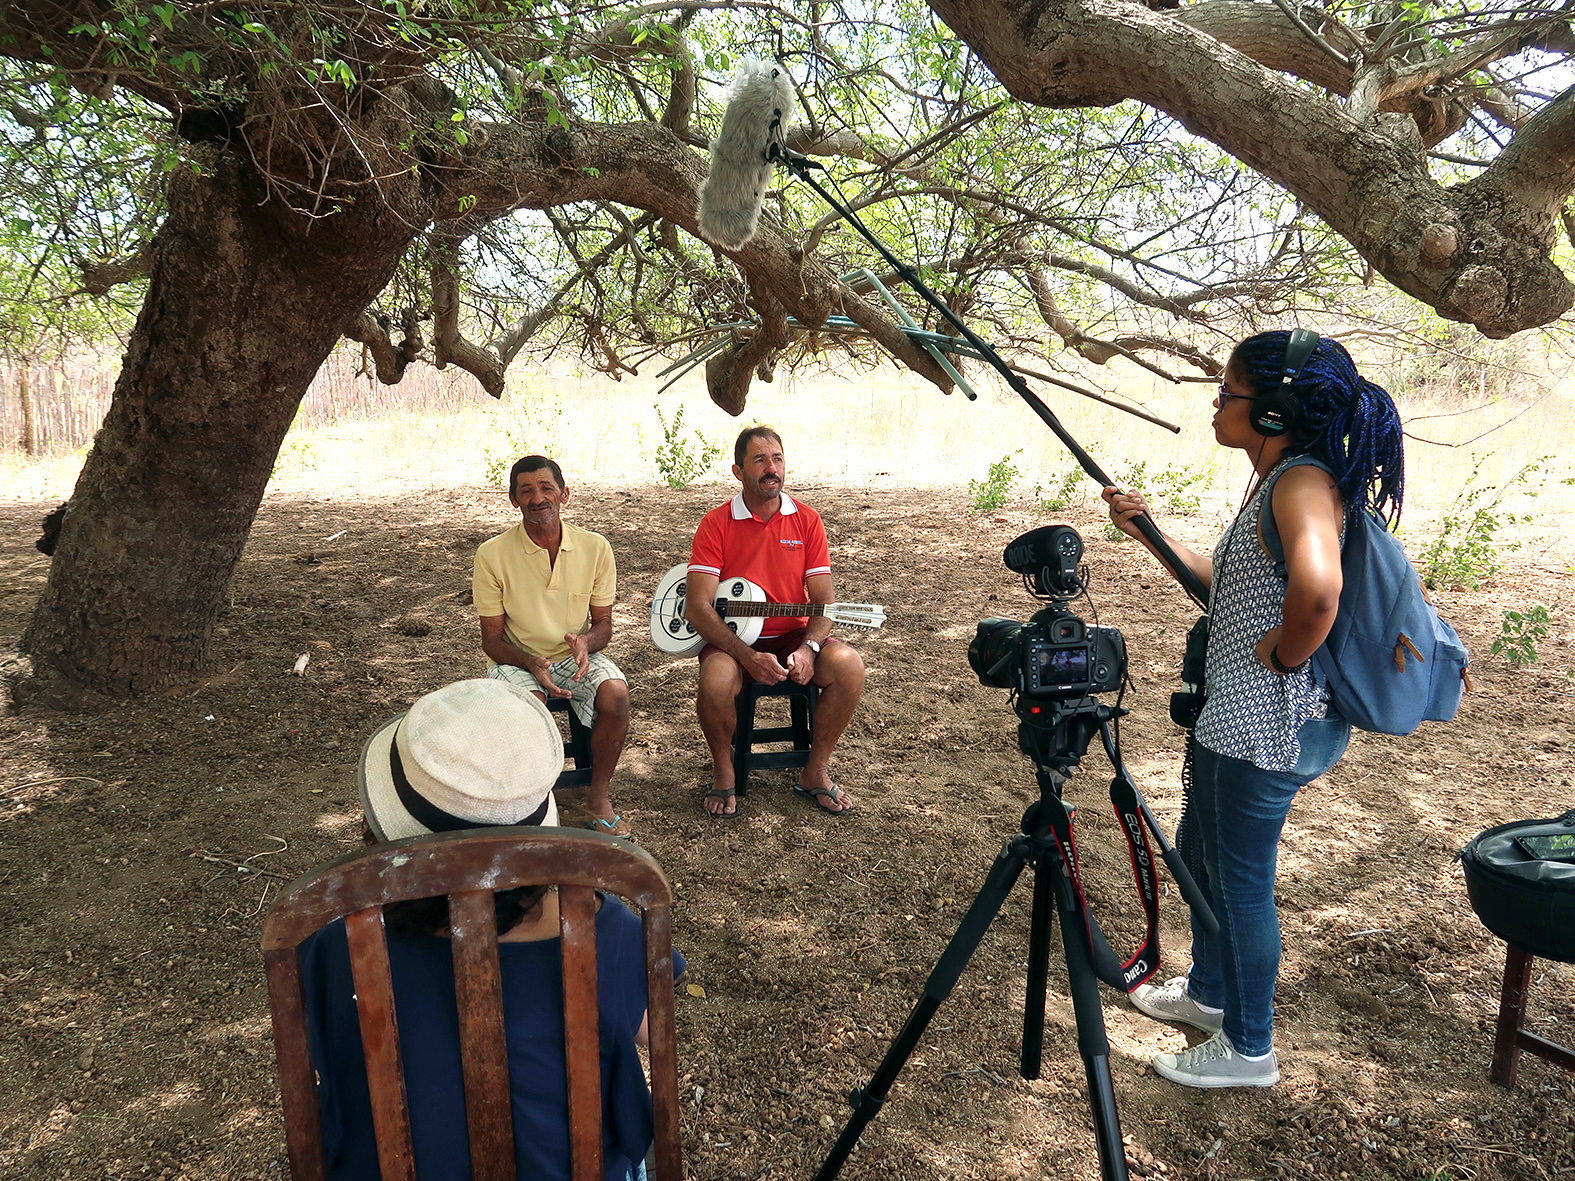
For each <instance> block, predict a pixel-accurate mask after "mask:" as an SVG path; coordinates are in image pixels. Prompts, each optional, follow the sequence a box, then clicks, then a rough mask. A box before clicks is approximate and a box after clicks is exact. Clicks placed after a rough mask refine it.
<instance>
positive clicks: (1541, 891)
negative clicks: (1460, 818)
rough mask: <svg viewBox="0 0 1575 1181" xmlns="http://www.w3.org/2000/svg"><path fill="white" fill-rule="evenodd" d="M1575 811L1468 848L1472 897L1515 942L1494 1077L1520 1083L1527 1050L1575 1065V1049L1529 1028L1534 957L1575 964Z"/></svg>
mask: <svg viewBox="0 0 1575 1181" xmlns="http://www.w3.org/2000/svg"><path fill="white" fill-rule="evenodd" d="M1572 839H1575V809H1571V810H1570V811H1569V812H1566V813H1565V814H1564V815H1563V816H1560V817H1557V818H1555V819H1551V820H1517V821H1514V822H1512V823H1510V824H1500V825H1498V826H1497V827H1495V828H1490V829H1488V830H1487V831H1486V832H1481V833H1478V834H1477V835H1476V836H1475V837H1473V838H1472V839H1471V841H1470V842H1469V843H1468V844H1467V845H1466V847H1465V848H1464V849H1462V850H1461V851H1460V866H1461V869H1462V870H1463V871H1464V872H1465V878H1466V895H1467V897H1469V898H1470V899H1471V909H1472V910H1474V911H1476V912H1477V917H1478V918H1479V919H1481V920H1482V925H1483V926H1484V927H1486V928H1487V929H1488V930H1489V931H1492V932H1493V934H1495V935H1497V936H1498V937H1499V938H1500V939H1502V940H1503V941H1504V942H1505V943H1506V944H1507V945H1508V950H1507V953H1506V956H1505V960H1504V984H1503V988H1502V989H1501V990H1500V992H1499V1004H1498V1028H1497V1031H1496V1033H1495V1035H1494V1038H1493V1064H1492V1066H1491V1067H1490V1068H1489V1071H1488V1077H1489V1078H1491V1079H1492V1080H1493V1081H1494V1082H1495V1083H1497V1084H1499V1086H1501V1087H1513V1086H1514V1085H1515V1078H1516V1076H1517V1075H1518V1073H1519V1071H1520V1056H1521V1054H1522V1053H1526V1054H1535V1055H1536V1056H1537V1057H1539V1058H1545V1059H1547V1060H1548V1061H1549V1062H1552V1063H1553V1064H1554V1065H1556V1066H1562V1067H1563V1068H1564V1069H1565V1070H1575V1049H1572V1048H1571V1047H1569V1046H1562V1045H1560V1044H1559V1043H1557V1042H1553V1041H1549V1040H1548V1039H1547V1038H1544V1037H1538V1036H1537V1035H1536V1034H1534V1033H1532V1032H1531V1031H1530V1030H1528V1029H1527V1028H1526V1027H1525V1026H1526V1001H1527V999H1528V995H1527V994H1528V993H1529V992H1530V990H1531V961H1532V959H1533V958H1541V959H1546V960H1557V961H1559V962H1560V963H1565V964H1575V861H1572V860H1570V859H1569V857H1568V855H1567V853H1566V852H1562V851H1561V852H1554V850H1553V849H1552V848H1551V847H1549V845H1547V844H1543V845H1539V844H1538V843H1537V842H1539V841H1541V842H1553V841H1557V842H1558V847H1559V849H1560V850H1568V849H1569V848H1570V847H1571V844H1572Z"/></svg>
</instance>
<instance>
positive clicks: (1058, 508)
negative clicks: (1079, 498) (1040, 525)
mask: <svg viewBox="0 0 1575 1181" xmlns="http://www.w3.org/2000/svg"><path fill="white" fill-rule="evenodd" d="M1082 480H1083V469H1082V468H1080V467H1078V466H1077V464H1075V463H1074V464H1073V465H1072V466H1071V467H1070V468H1068V469H1067V472H1066V475H1064V476H1062V477H1061V482H1060V483H1059V484H1057V485H1056V488H1055V491H1054V492H1052V493H1050V495H1049V496H1046V495H1044V488H1043V487H1042V486H1041V485H1039V484H1035V485H1034V499H1035V500H1037V501H1038V502H1039V507H1040V509H1042V510H1043V511H1044V512H1047V513H1064V512H1065V511H1066V510H1067V509H1069V508H1071V507H1072V498H1073V497H1074V496H1075V495H1077V486H1078V484H1080V483H1081V482H1082Z"/></svg>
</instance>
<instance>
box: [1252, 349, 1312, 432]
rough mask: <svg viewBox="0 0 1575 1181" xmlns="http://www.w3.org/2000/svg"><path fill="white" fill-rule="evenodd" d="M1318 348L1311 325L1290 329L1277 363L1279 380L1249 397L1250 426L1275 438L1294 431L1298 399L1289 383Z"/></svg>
mask: <svg viewBox="0 0 1575 1181" xmlns="http://www.w3.org/2000/svg"><path fill="white" fill-rule="evenodd" d="M1317 347H1318V334H1317V333H1316V332H1314V331H1313V330H1312V329H1311V328H1292V329H1291V335H1290V338H1289V339H1288V340H1287V341H1286V342H1285V360H1284V361H1283V362H1282V363H1281V365H1280V382H1279V384H1278V385H1277V386H1275V387H1274V388H1273V389H1271V390H1265V391H1263V392H1262V393H1260V394H1258V395H1257V397H1255V398H1254V399H1253V400H1252V429H1253V430H1255V431H1257V432H1258V433H1259V434H1260V435H1266V436H1267V437H1268V438H1271V439H1276V438H1279V437H1280V436H1281V435H1284V434H1288V433H1289V432H1291V431H1294V430H1295V429H1296V427H1297V425H1298V423H1300V421H1301V416H1302V400H1301V399H1300V398H1298V397H1297V396H1296V395H1295V394H1293V393H1291V391H1290V388H1289V387H1290V384H1291V382H1293V381H1295V380H1296V375H1297V374H1298V373H1300V372H1301V371H1302V366H1303V365H1305V364H1307V358H1308V357H1310V356H1312V353H1313V350H1314V349H1315V348H1317Z"/></svg>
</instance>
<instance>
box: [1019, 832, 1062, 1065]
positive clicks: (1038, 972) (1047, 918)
mask: <svg viewBox="0 0 1575 1181" xmlns="http://www.w3.org/2000/svg"><path fill="white" fill-rule="evenodd" d="M1054 904H1055V897H1054V891H1053V890H1052V888H1051V885H1050V875H1049V874H1047V873H1045V872H1044V871H1043V862H1042V861H1041V862H1036V863H1035V865H1034V905H1033V911H1032V912H1031V917H1030V919H1029V923H1028V991H1027V992H1026V993H1025V994H1024V996H1023V1054H1022V1062H1021V1069H1022V1076H1023V1077H1024V1078H1026V1079H1036V1078H1038V1077H1039V1064H1040V1059H1041V1051H1042V1049H1043V1047H1044V1038H1045V990H1046V988H1048V987H1049V977H1050V924H1051V923H1052V922H1053V921H1054V917H1055V912H1054V911H1053V910H1052V909H1051V908H1052V906H1054Z"/></svg>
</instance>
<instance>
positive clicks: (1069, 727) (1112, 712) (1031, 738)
mask: <svg viewBox="0 0 1575 1181" xmlns="http://www.w3.org/2000/svg"><path fill="white" fill-rule="evenodd" d="M1037 618H1038V616H1035V619H1037ZM1013 709H1014V711H1015V712H1016V714H1017V719H1018V725H1017V746H1018V749H1019V750H1021V751H1022V752H1023V754H1025V755H1027V756H1028V758H1029V759H1031V760H1032V761H1033V764H1034V773H1035V776H1036V778H1037V779H1038V781H1039V790H1040V793H1041V794H1043V793H1044V792H1047V791H1048V792H1053V793H1054V794H1055V795H1056V796H1057V797H1059V796H1060V795H1061V785H1062V784H1063V783H1065V782H1066V779H1067V776H1068V775H1069V774H1071V771H1072V768H1074V767H1076V766H1078V765H1079V764H1080V763H1081V762H1082V761H1083V755H1084V754H1086V753H1087V752H1088V744H1089V742H1090V741H1091V740H1092V739H1093V737H1094V735H1096V734H1098V733H1099V732H1100V727H1102V726H1103V725H1104V724H1105V723H1106V722H1110V721H1113V720H1114V719H1116V718H1122V717H1125V716H1126V715H1127V714H1128V713H1129V712H1131V711H1129V710H1127V709H1125V708H1123V707H1122V706H1119V705H1106V704H1105V703H1104V702H1102V701H1099V700H1098V699H1097V698H1094V697H1078V698H1074V699H1064V698H1063V699H1054V698H1053V699H1051V700H1049V701H1034V700H1031V699H1029V698H1025V697H1019V698H1018V699H1017V700H1016V702H1015V703H1014V705H1013Z"/></svg>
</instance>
